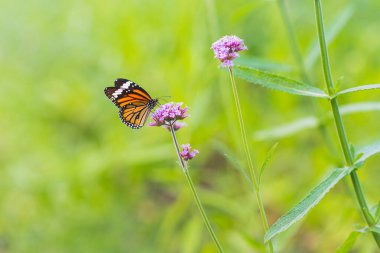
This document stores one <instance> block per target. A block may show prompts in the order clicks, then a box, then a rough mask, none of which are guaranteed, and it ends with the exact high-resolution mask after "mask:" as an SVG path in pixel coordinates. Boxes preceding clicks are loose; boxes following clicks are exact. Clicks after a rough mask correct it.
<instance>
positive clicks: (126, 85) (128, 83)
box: [120, 81, 132, 89]
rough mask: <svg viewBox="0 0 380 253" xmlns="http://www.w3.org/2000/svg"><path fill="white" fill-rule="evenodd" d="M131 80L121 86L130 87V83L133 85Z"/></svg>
mask: <svg viewBox="0 0 380 253" xmlns="http://www.w3.org/2000/svg"><path fill="white" fill-rule="evenodd" d="M131 83H132V82H131V81H128V82H126V83H124V84H123V85H122V86H121V87H120V88H122V89H128V88H129V85H131Z"/></svg>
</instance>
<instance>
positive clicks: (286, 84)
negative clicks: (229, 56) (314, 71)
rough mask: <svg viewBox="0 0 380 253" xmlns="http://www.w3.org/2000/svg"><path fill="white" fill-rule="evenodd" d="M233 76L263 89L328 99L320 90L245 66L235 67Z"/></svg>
mask: <svg viewBox="0 0 380 253" xmlns="http://www.w3.org/2000/svg"><path fill="white" fill-rule="evenodd" d="M234 74H235V76H237V77H240V78H242V79H244V80H246V81H248V82H249V83H252V84H257V85H261V86H263V87H265V88H269V89H274V90H279V91H283V92H286V93H290V94H294V95H301V96H309V97H319V98H329V96H328V95H327V94H326V93H325V92H324V91H323V90H321V89H318V88H316V87H313V86H311V85H309V84H306V83H302V82H299V81H295V80H292V79H289V78H287V77H283V76H279V75H276V74H273V73H270V72H266V71H263V70H259V69H254V68H250V67H246V66H235V67H234Z"/></svg>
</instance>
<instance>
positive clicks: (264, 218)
mask: <svg viewBox="0 0 380 253" xmlns="http://www.w3.org/2000/svg"><path fill="white" fill-rule="evenodd" d="M228 70H229V74H230V79H231V85H232V92H233V94H234V99H235V105H236V112H237V115H238V119H239V126H240V132H241V137H242V142H243V148H244V153H245V156H246V159H247V163H248V167H249V172H250V175H251V181H252V184H253V187H254V190H255V195H256V199H257V204H258V206H259V210H260V215H261V220H262V223H263V226H264V232H267V231H268V229H269V226H268V220H267V216H266V213H265V209H264V204H263V200H262V198H261V194H260V187H259V184H258V180H257V176H256V173H255V170H254V168H253V163H252V158H251V154H250V151H249V145H248V140H247V134H246V132H245V126H244V121H243V114H242V112H241V106H240V101H239V95H238V91H237V87H236V83H235V78H234V75H233V72H232V68H231V67H229V68H228ZM268 246H269V251H270V252H273V244H272V241H271V240H269V241H268Z"/></svg>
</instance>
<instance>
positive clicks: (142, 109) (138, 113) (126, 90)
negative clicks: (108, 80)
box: [104, 78, 158, 129]
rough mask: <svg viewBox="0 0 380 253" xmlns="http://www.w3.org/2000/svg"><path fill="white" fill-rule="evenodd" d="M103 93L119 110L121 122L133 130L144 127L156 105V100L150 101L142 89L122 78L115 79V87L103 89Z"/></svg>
mask: <svg viewBox="0 0 380 253" xmlns="http://www.w3.org/2000/svg"><path fill="white" fill-rule="evenodd" d="M104 93H105V94H106V96H107V97H108V98H109V99H111V101H112V102H113V103H114V104H115V105H116V106H117V107H118V108H119V109H120V111H119V116H120V119H121V121H122V122H123V123H124V124H126V125H127V126H129V127H131V128H133V129H138V128H141V127H142V126H144V124H145V122H146V120H147V119H148V116H149V113H150V112H151V111H152V110H153V108H154V107H155V106H156V105H157V103H158V99H152V98H151V97H150V95H149V94H148V92H146V91H145V90H144V89H143V88H141V87H140V86H138V85H137V84H136V83H134V82H132V81H130V80H127V79H123V78H118V79H116V80H115V87H107V88H105V89H104Z"/></svg>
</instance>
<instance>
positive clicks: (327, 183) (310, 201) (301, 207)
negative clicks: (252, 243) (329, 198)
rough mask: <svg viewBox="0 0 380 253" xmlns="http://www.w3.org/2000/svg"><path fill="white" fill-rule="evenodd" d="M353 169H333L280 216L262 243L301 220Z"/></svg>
mask: <svg viewBox="0 0 380 253" xmlns="http://www.w3.org/2000/svg"><path fill="white" fill-rule="evenodd" d="M352 170H353V168H351V167H345V168H339V169H334V170H333V171H332V172H331V173H330V174H329V175H328V176H327V177H325V178H324V179H323V180H322V181H321V182H320V183H319V184H318V186H317V187H315V188H314V189H313V190H312V191H311V192H310V193H309V195H308V196H306V198H304V199H303V200H302V201H301V202H299V203H298V204H297V205H296V206H295V207H293V208H292V209H291V210H290V211H289V212H287V213H286V214H284V215H283V216H281V217H280V218H279V219H278V220H277V221H276V222H275V223H274V224H273V225H272V226H271V227H270V228H269V230H268V231H267V232H266V234H265V237H264V241H265V242H267V241H268V240H270V239H272V238H273V237H274V236H276V235H277V234H279V233H281V232H283V231H285V230H286V229H288V228H289V227H290V226H292V225H293V224H294V223H296V222H297V221H299V220H300V219H301V218H303V217H304V216H305V215H306V214H307V213H308V212H309V211H310V210H311V209H312V208H313V207H314V206H315V205H317V204H318V203H319V201H321V199H322V198H323V197H324V196H325V195H326V193H328V191H329V190H330V189H331V188H332V187H334V186H335V185H336V184H337V183H338V182H339V181H340V180H341V179H342V178H343V177H344V176H346V175H347V174H349V173H350V172H351V171H352Z"/></svg>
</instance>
